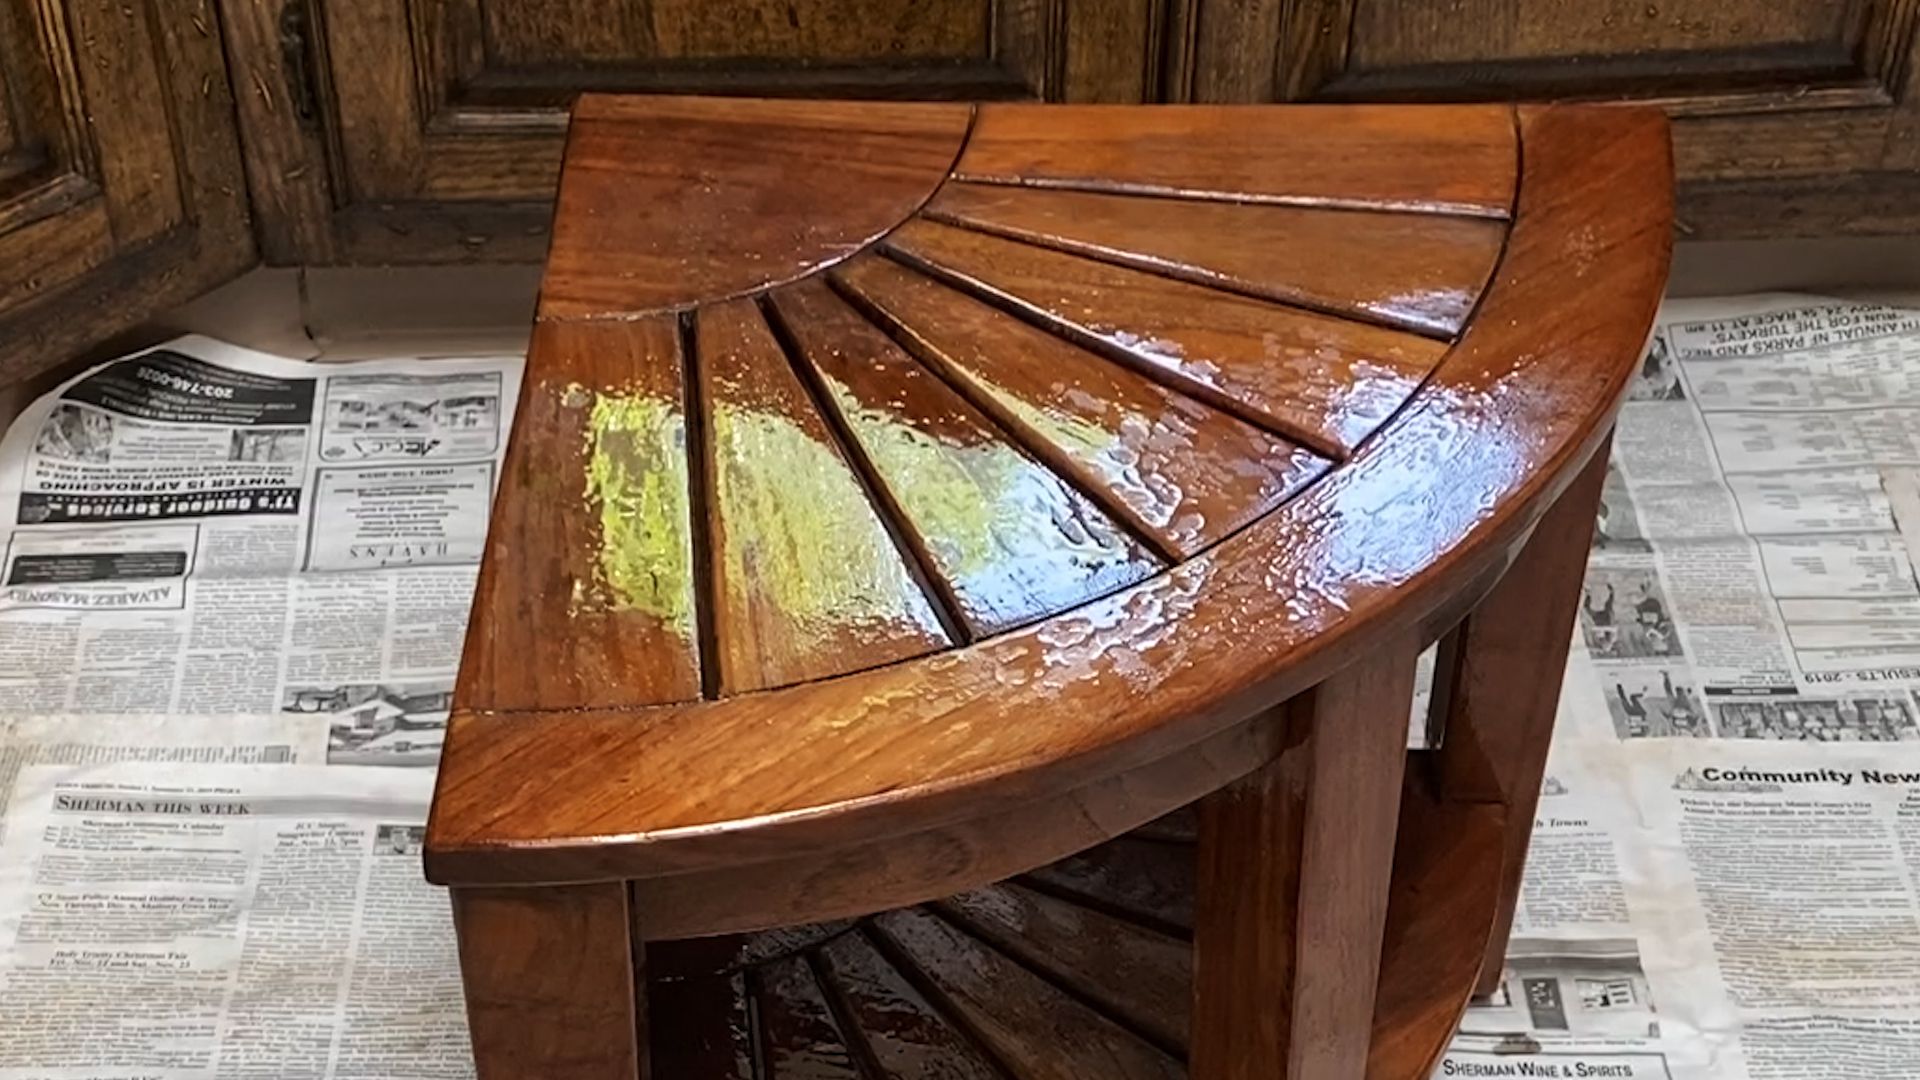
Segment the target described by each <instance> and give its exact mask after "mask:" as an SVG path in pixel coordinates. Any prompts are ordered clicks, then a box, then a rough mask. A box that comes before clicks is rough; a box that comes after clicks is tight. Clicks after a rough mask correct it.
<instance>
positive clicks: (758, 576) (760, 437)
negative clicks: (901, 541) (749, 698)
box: [694, 300, 951, 694]
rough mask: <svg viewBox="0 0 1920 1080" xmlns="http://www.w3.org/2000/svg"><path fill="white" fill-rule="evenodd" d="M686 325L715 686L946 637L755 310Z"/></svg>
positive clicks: (806, 671)
mask: <svg viewBox="0 0 1920 1080" xmlns="http://www.w3.org/2000/svg"><path fill="white" fill-rule="evenodd" d="M694 327H695V331H696V332H695V341H697V342H698V345H697V346H696V349H695V352H696V355H697V363H696V365H695V366H696V368H697V370H698V383H699V387H700V398H699V402H698V412H699V414H700V416H701V417H702V419H703V420H704V421H705V423H706V425H707V427H706V432H705V438H704V440H703V441H704V443H705V447H706V454H707V458H706V476H707V480H708V483H709V485H710V486H709V497H708V499H707V513H708V517H709V521H710V523H711V524H710V529H711V532H710V534H709V544H710V550H711V552H712V567H713V569H712V581H713V593H714V595H713V606H714V622H715V627H714V640H715V641H716V642H717V643H718V648H719V653H720V656H719V666H720V690H721V692H722V693H729V694H732V693H740V692H743V691H747V690H763V689H767V688H769V687H776V686H785V685H787V684H788V683H795V682H804V681H806V680H808V679H815V678H820V677H822V676H826V675H836V674H839V673H840V672H842V671H844V670H846V669H847V668H848V667H854V668H862V667H876V666H878V665H880V664H885V663H891V662H892V661H895V660H902V659H906V658H908V657H913V656H920V655H924V654H926V653H929V652H932V651H934V650H936V649H940V648H944V647H946V646H947V645H949V644H951V641H950V639H949V638H948V636H947V632H946V630H945V629H944V628H943V627H942V626H941V624H940V618H939V616H938V614H937V613H936V612H935V611H934V608H933V604H932V602H931V601H930V600H929V599H928V598H927V595H926V593H925V591H924V590H923V588H922V587H921V584H920V581H919V579H918V577H917V576H916V572H915V571H914V569H913V568H912V566H911V565H910V561H909V559H908V557H907V554H906V553H905V552H903V551H901V550H900V549H899V547H898V546H897V545H896V544H895V542H894V539H893V537H892V535H891V534H890V533H889V532H888V531H887V527H886V523H885V522H884V521H882V520H881V519H880V516H879V514H878V513H877V512H876V511H875V510H874V508H873V506H872V504H871V503H870V502H869V501H868V499H867V493H866V488H865V485H864V482H863V481H862V480H861V478H860V476H859V474H858V473H857V472H855V471H854V467H853V464H852V463H851V462H849V461H848V460H847V455H846V453H845V452H844V451H842V450H841V449H840V447H838V446H837V445H836V444H835V441H834V438H833V436H832V434H831V432H830V431H829V430H828V426H827V421H826V419H825V418H824V417H822V416H821V415H820V413H819V411H818V410H817V409H816V408H815V407H814V403H813V400H812V398H811V396H810V395H809V394H808V392H807V389H806V387H804V386H803V385H802V384H801V382H800V379H799V377H798V376H797V375H796V374H795V372H794V370H793V368H792V366H791V365H789V364H788V363H787V358H786V355H785V354H784V353H783V352H782V351H781V349H780V345H779V343H778V342H777V341H775V340H774V336H773V331H772V330H771V329H770V328H769V327H768V326H767V324H766V322H765V320H764V319H763V318H762V317H761V314H760V311H759V309H758V308H756V307H755V306H754V304H753V302H752V301H750V300H734V301H729V302H727V303H723V304H715V305H712V306H710V307H706V308H703V309H701V311H700V313H699V315H698V317H697V319H696V321H695V322H694Z"/></svg>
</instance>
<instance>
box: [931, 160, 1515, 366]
mask: <svg viewBox="0 0 1920 1080" xmlns="http://www.w3.org/2000/svg"><path fill="white" fill-rule="evenodd" d="M926 216H927V217H929V218H932V219H933V220H935V221H943V222H948V223H950V224H955V225H964V226H966V227H969V228H973V229H978V230H980V231H982V232H990V233H995V234H998V235H1001V236H1008V237H1013V238H1015V239H1019V240H1026V241H1029V242H1031V243H1036V244H1040V245H1042V246H1045V247H1056V248H1060V249H1061V250H1063V251H1071V252H1074V253H1075V254H1079V255H1087V256H1091V257H1093V258H1096V259H1104V260H1108V261H1111V262H1117V263H1120V264H1121V265H1124V266H1132V267H1135V268H1138V269H1141V270H1148V271H1154V272H1158V273H1163V274H1166V275H1168V276H1170V277H1176V278H1182V279H1185V280H1189V281H1197V282H1200V283H1201V284H1207V285H1219V286H1222V287H1225V288H1228V289H1231V290H1233V291H1235V292H1244V293H1248V294H1251V295H1254V296H1261V297H1265V298H1267V299H1269V300H1277V301H1279V302H1281V303H1288V304H1298V305H1300V306H1302V307H1308V308H1314V309H1317V310H1321V311H1329V312H1333V313H1335V314H1342V315H1350V316H1356V317H1359V318H1364V319H1374V320H1378V321H1380V322H1382V323H1386V324H1388V325H1392V326H1399V327H1402V328H1405V329H1409V330H1414V331H1417V332H1425V333H1430V334H1434V335H1437V336H1441V337H1446V336H1451V335H1452V334H1454V333H1456V332H1457V331H1459V329H1460V327H1461V325H1462V324H1464V323H1465V322H1466V321H1467V314H1468V312H1470V311H1471V310H1472V309H1473V301H1474V299H1475V298H1476V297H1478V296H1479V295H1480V290H1481V289H1482V288H1483V287H1484V286H1485V285H1486V283H1487V275H1489V274H1491V273H1492V272H1493V264H1494V263H1495V262H1496V261H1497V260H1498V259H1499V257H1500V245H1501V243H1502V241H1504V240H1505V239H1506V235H1507V229H1506V226H1505V224H1504V223H1502V222H1499V221H1485V220H1476V219H1473V218H1466V217H1450V216H1443V215H1437V214H1418V213H1400V214H1390V213H1353V212H1351V211H1348V210H1332V209H1322V208H1317V207H1300V206H1248V205H1246V204H1244V203H1228V202H1204V201H1200V200H1189V199H1166V198H1159V197H1155V196H1148V195H1113V194H1104V193H1100V192H1090V191H1066V190H1046V189H1042V190H1033V189H1031V188H1019V187H1010V186H1005V185H995V184H967V183H958V184H948V185H946V186H945V187H943V188H941V189H940V194H939V195H937V196H935V197H934V200H933V202H932V203H930V204H929V205H928V206H927V210H926ZM1329 251H1337V252H1339V253H1340V254H1339V257H1338V258H1336V259H1326V258H1323V257H1322V255H1323V254H1324V253H1325V252H1329Z"/></svg>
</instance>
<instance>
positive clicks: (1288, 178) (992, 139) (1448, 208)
mask: <svg viewBox="0 0 1920 1080" xmlns="http://www.w3.org/2000/svg"><path fill="white" fill-rule="evenodd" d="M1293 146H1312V147H1313V148H1314V152H1313V154H1312V156H1311V157H1310V158H1302V157H1297V156H1294V155H1292V154H1290V153H1289V152H1288V150H1287V148H1288V147H1293ZM1518 157H1519V155H1518V152H1517V147H1516V146H1515V144H1514V132H1513V120H1512V113H1511V112H1510V111H1509V110H1508V109H1507V108H1505V107H1503V106H1496V105H1464V106H1431V107H1429V108H1427V109H1425V110H1414V111H1409V110H1408V109H1406V108H1404V107H1391V106H1355V107H1343V108H1328V107H1325V106H1301V107H1298V108H1294V109H1289V110H1285V111H1250V110H1245V109H1233V108H1222V107H1218V106H1206V105H1191V106H1179V107H1168V108H1161V109H1126V108H1114V107H1101V106H1093V105H1081V106H1071V107H1068V108H1064V109H1054V110H1048V111H1045V112H1039V111H1035V110H1033V109H1029V108H1023V107H1020V106H1003V105H986V106H982V107H981V109H980V117H979V120H978V121H977V122H976V123H975V125H974V132H973V137H972V138H971V139H970V140H969V141H968V143H967V150H966V153H965V154H963V155H962V156H961V158H960V162H959V164H958V165H956V166H955V168H954V172H955V175H956V176H958V177H959V178H960V179H962V180H975V181H981V182H984V183H997V184H1019V185H1025V186H1033V187H1064V188H1076V189H1081V190H1087V191H1109V192H1139V193H1148V194H1162V195H1181V196H1185V197H1190V198H1210V199H1226V200H1232V201H1237V202H1284V203H1294V204H1298V205H1306V206H1358V207H1368V208H1373V209H1406V210H1423V211H1430V212H1441V213H1456V214H1470V215H1476V216H1481V217H1505V216H1507V214H1508V213H1509V212H1510V211H1511V209H1512V207H1513V192H1514V184H1515V170H1516V167H1517V162H1518Z"/></svg>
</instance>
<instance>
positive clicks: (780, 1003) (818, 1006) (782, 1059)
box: [753, 957, 861, 1080]
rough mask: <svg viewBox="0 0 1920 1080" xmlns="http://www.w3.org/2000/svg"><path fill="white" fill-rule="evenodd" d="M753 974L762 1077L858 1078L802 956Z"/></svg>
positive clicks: (796, 1079)
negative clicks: (763, 1066)
mask: <svg viewBox="0 0 1920 1080" xmlns="http://www.w3.org/2000/svg"><path fill="white" fill-rule="evenodd" d="M754 976H756V977H754V978H753V996H754V999H755V1000H756V1001H757V1002H758V1003H759V1009H758V1010H757V1011H758V1013H759V1021H760V1023H759V1032H760V1052H761V1055H762V1060H763V1061H764V1062H765V1063H766V1069H765V1073H766V1077H767V1080H861V1077H860V1067H859V1066H858V1065H857V1064H856V1063H855V1060H854V1055H853V1050H852V1049H850V1048H849V1047H848V1046H847V1036H846V1033H845V1032H844V1031H842V1030H841V1028H840V1021H839V1019H838V1018H836V1017H835V1016H834V1014H833V1006H832V1005H831V1004H829V1003H828V1002H827V998H826V994H825V992H824V991H822V990H821V988H820V983H819V982H818V981H817V980H816V979H815V978H814V975H813V971H812V970H811V969H809V968H808V966H807V962H806V961H805V960H803V959H801V958H799V957H788V958H787V959H784V960H778V961H775V962H774V963H771V964H768V965H767V966H766V967H765V968H763V969H761V970H759V971H757V972H755V973H754Z"/></svg>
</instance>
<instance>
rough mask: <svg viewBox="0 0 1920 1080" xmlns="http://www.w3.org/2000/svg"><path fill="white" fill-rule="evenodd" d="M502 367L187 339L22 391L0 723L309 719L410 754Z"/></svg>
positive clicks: (512, 388)
mask: <svg viewBox="0 0 1920 1080" xmlns="http://www.w3.org/2000/svg"><path fill="white" fill-rule="evenodd" d="M522 365H523V358H522V357H519V356H491V357H474V358H469V359H460V358H453V359H435V360H432V361H423V360H384V361H367V362H358V363H351V364H314V363H307V362H302V361H293V360H286V359H282V358H280V357H275V356H269V355H266V354H264V353H258V352H253V351H250V350H246V349H241V348H237V347H234V346H231V345H226V344H224V343H221V342H216V341H212V340H209V339H206V338H194V337H188V338H182V339H179V340H177V341H173V342H170V343H168V344H166V345H163V346H160V347H158V348H154V349H150V350H147V351H144V352H141V353H136V354H134V355H132V356H128V357H126V358H124V359H121V360H117V361H114V362H112V363H109V364H105V365H102V366H100V367H98V368H95V369H94V370H92V371H89V372H87V373H85V374H83V375H81V376H79V377H77V378H74V379H72V380H69V381H68V382H67V383H66V384H65V385H63V386H61V387H59V388H58V389H56V390H55V391H53V392H52V393H50V394H48V395H47V396H46V397H44V398H42V399H41V400H40V401H38V402H36V403H35V404H34V405H32V406H30V407H29V408H28V409H27V410H26V411H25V412H24V413H23V414H22V415H21V416H20V417H19V418H18V419H16V420H15V422H14V423H13V425H12V427H11V428H10V429H9V431H8V432H7V434H6V436H5V438H4V440H0V552H4V556H3V558H4V561H0V715H8V714H12V715H53V714H62V715H94V716H110V715H119V714H126V713H153V712H165V713H166V714H168V715H175V716H221V715H233V714H250V715H273V714H286V715H288V716H297V717H302V718H306V719H312V718H314V717H316V716H319V715H321V714H326V721H327V724H328V728H329V729H330V730H332V731H333V732H334V733H335V734H334V735H333V736H331V737H332V738H333V740H334V745H335V746H336V748H337V753H338V755H339V757H338V760H341V761H347V760H351V761H354V762H356V763H360V764H376V763H378V764H401V765H430V764H432V763H433V762H434V761H435V760H437V758H438V747H439V736H438V734H437V731H438V730H440V729H444V727H445V721H446V709H445V697H446V694H447V692H448V691H450V689H451V686H452V681H453V674H454V670H455V668H456V666H457V665H458V662H459V647H460V639H461V635H462V633H463V631H464V628H465V623H466V609H467V605H468V602H469V600H470V599H471V596H472V591H473V582H474V576H475V574H476V572H477V568H478V565H479V562H480V556H481V552H482V550H483V546H484V544H485V539H486V531H487V517H488V512H489V508H490V506H491V504H492V499H493V493H494V490H495V487H496V486H497V482H498V476H497V472H498V468H499V462H500V457H501V455H502V454H503V453H504V450H505V446H506V441H507V432H508V429H509V427H510V426H511V424H512V422H513V404H512V403H513V401H514V400H515V397H516V395H517V393H518V388H519V380H520V371H521V367H522ZM388 699H395V700H398V701H400V702H401V704H398V705H383V706H378V707H371V708H370V707H369V703H370V702H372V701H376V700H377V701H383V702H384V701H387V700H388Z"/></svg>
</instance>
